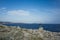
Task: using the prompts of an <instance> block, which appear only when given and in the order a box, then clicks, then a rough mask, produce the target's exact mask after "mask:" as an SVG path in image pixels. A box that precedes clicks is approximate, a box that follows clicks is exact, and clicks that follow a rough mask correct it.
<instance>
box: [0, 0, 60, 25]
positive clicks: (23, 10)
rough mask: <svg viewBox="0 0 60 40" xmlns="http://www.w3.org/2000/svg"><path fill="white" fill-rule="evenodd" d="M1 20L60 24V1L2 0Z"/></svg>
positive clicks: (0, 5)
mask: <svg viewBox="0 0 60 40" xmlns="http://www.w3.org/2000/svg"><path fill="white" fill-rule="evenodd" d="M0 21H7V22H20V23H53V24H55V23H56V24H60V1H59V0H0Z"/></svg>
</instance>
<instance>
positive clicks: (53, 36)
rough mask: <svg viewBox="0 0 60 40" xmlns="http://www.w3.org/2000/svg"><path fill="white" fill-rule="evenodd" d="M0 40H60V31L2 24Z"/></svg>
mask: <svg viewBox="0 0 60 40" xmlns="http://www.w3.org/2000/svg"><path fill="white" fill-rule="evenodd" d="M0 40H60V32H50V31H47V30H44V29H43V28H42V27H40V28H39V29H26V28H20V27H19V26H17V27H16V26H5V25H0Z"/></svg>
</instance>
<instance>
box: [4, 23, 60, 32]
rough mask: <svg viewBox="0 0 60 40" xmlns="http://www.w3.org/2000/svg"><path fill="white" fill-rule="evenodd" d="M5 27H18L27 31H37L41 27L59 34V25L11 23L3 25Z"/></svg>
mask: <svg viewBox="0 0 60 40" xmlns="http://www.w3.org/2000/svg"><path fill="white" fill-rule="evenodd" d="M4 25H7V26H20V27H22V28H27V29H38V28H39V27H43V28H44V29H45V30H48V31H53V32H60V24H24V23H11V24H4Z"/></svg>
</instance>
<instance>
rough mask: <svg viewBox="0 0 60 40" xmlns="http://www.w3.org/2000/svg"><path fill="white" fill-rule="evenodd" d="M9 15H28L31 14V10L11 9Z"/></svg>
mask: <svg viewBox="0 0 60 40" xmlns="http://www.w3.org/2000/svg"><path fill="white" fill-rule="evenodd" d="M7 13H8V15H18V16H28V15H30V12H29V11H25V10H11V11H8V12H7Z"/></svg>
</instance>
